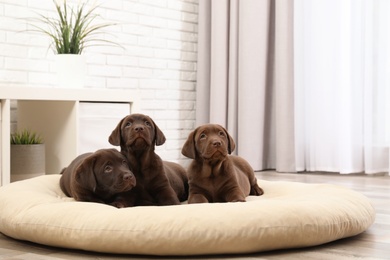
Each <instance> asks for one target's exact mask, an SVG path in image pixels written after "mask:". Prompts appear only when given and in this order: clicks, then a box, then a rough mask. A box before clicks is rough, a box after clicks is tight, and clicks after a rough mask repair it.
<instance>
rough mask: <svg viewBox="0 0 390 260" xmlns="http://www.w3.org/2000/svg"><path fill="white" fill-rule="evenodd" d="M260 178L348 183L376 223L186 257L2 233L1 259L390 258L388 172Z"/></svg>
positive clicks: (267, 173)
mask: <svg viewBox="0 0 390 260" xmlns="http://www.w3.org/2000/svg"><path fill="white" fill-rule="evenodd" d="M257 177H258V178H259V179H264V180H270V181H281V180H283V181H297V182H305V183H333V184H339V185H343V186H346V187H348V188H351V189H353V190H356V191H358V192H361V193H363V194H364V195H366V196H367V197H368V198H370V199H371V201H372V203H373V205H374V207H375V209H376V212H377V215H376V220H375V223H374V224H373V225H372V226H371V227H370V228H369V229H368V230H367V231H366V232H364V233H362V234H360V235H358V236H355V237H352V238H347V239H343V240H339V241H335V242H332V243H329V244H325V245H321V246H316V247H310V248H302V249H296V250H278V251H273V252H265V253H257V254H249V255H233V256H232V255H220V256H203V257H185V258H179V257H151V256H133V255H108V254H98V253H90V252H84V251H75V250H66V249H61V248H52V247H46V246H42V245H37V244H33V243H28V242H22V241H17V240H14V239H11V238H8V237H6V236H4V235H3V234H1V233H0V259H13V260H16V259H28V260H34V259H47V260H55V259H227V258H229V259H299V260H302V259H325V260H326V259H329V260H330V259H331V260H334V259H337V260H343V259H390V177H389V176H388V175H379V176H378V175H376V176H367V175H339V174H329V173H327V174H325V173H323V174H320V173H316V174H308V173H305V174H303V173H300V174H287V173H275V172H273V171H265V172H259V173H257Z"/></svg>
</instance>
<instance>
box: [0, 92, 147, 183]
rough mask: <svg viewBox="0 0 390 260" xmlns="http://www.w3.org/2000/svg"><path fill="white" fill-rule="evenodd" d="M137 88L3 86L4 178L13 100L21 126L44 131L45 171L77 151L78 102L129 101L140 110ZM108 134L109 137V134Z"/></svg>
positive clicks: (7, 171)
mask: <svg viewBox="0 0 390 260" xmlns="http://www.w3.org/2000/svg"><path fill="white" fill-rule="evenodd" d="M138 96H139V95H138V92H137V91H133V90H122V89H118V90H111V89H110V90H108V89H59V88H27V87H26V88H21V87H0V100H1V114H0V115H1V118H0V121H1V154H0V158H1V160H0V162H1V174H0V176H1V178H0V185H4V184H7V183H9V182H10V119H11V116H10V113H11V108H10V103H11V102H10V101H11V100H17V101H18V109H17V112H18V114H17V116H18V129H24V128H28V129H32V130H35V131H37V132H39V133H40V134H42V136H43V138H44V140H45V146H46V173H47V174H52V173H59V172H60V171H61V169H62V168H63V167H65V166H67V165H68V164H69V163H70V162H71V160H73V159H74V158H75V157H76V156H77V152H78V149H77V147H78V136H79V133H78V124H79V123H78V122H79V103H80V102H82V101H86V102H107V103H127V104H129V112H132V113H133V112H136V111H138V107H137V106H138V104H139V101H138ZM107 138H108V137H107Z"/></svg>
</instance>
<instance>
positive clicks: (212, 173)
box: [201, 160, 225, 178]
mask: <svg viewBox="0 0 390 260" xmlns="http://www.w3.org/2000/svg"><path fill="white" fill-rule="evenodd" d="M224 161H225V160H205V161H204V163H202V168H203V169H202V171H201V172H202V173H204V174H205V177H211V178H213V177H217V176H219V175H221V173H223V167H224Z"/></svg>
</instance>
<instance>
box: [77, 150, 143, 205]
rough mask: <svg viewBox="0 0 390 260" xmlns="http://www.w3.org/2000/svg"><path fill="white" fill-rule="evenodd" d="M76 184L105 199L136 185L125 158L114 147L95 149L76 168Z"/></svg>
mask: <svg viewBox="0 0 390 260" xmlns="http://www.w3.org/2000/svg"><path fill="white" fill-rule="evenodd" d="M75 182H76V185H77V186H78V187H79V188H81V189H84V190H89V191H92V192H93V193H95V194H97V195H98V196H99V197H101V198H104V199H107V198H109V197H111V196H113V195H115V194H117V193H121V192H125V191H128V190H131V189H132V188H133V187H134V186H135V185H136V179H135V176H134V174H133V173H132V172H131V171H130V169H129V166H128V164H127V160H126V158H125V156H124V155H123V154H121V153H120V152H119V151H117V150H116V149H101V150H97V151H96V152H94V153H93V154H91V155H90V156H88V157H87V158H85V159H84V160H83V161H82V162H81V164H80V165H79V166H78V167H77V168H76V172H75Z"/></svg>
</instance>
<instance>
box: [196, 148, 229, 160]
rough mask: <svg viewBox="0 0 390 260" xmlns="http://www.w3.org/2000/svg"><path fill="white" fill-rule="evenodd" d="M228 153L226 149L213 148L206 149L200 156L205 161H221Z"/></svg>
mask: <svg viewBox="0 0 390 260" xmlns="http://www.w3.org/2000/svg"><path fill="white" fill-rule="evenodd" d="M227 155H228V153H227V151H225V150H222V149H213V150H212V151H207V152H206V153H203V155H202V157H203V159H204V160H206V161H222V160H225V158H226V156H227Z"/></svg>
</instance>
